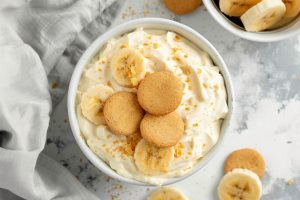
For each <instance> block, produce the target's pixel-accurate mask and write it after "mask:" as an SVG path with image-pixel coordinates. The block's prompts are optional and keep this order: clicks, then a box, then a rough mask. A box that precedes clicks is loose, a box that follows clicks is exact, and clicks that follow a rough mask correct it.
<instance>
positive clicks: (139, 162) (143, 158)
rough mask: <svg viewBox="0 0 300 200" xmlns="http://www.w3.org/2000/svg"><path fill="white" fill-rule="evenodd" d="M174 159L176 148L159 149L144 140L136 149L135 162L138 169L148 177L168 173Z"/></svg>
mask: <svg viewBox="0 0 300 200" xmlns="http://www.w3.org/2000/svg"><path fill="white" fill-rule="evenodd" d="M173 159H174V148H173V147H170V148H158V147H155V146H152V145H149V144H147V143H146V142H145V140H144V139H142V140H141V141H140V142H139V143H138V144H137V146H136V147H135V152H134V160H135V164H136V166H137V168H138V169H139V170H140V171H141V172H142V173H143V174H146V175H159V174H164V173H166V172H168V170H169V166H170V164H171V163H172V161H173Z"/></svg>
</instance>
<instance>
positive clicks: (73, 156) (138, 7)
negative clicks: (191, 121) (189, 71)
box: [45, 0, 300, 200]
mask: <svg viewBox="0 0 300 200" xmlns="http://www.w3.org/2000/svg"><path fill="white" fill-rule="evenodd" d="M147 2H149V1H147V0H139V1H127V3H126V5H125V7H124V8H123V10H122V12H120V14H119V16H118V18H117V20H116V21H115V22H114V25H116V24H119V23H121V22H123V21H127V20H130V19H133V18H140V17H163V18H169V19H173V20H176V21H179V22H181V23H183V24H186V25H188V26H190V27H192V28H193V29H195V30H197V31H198V32H199V33H200V34H202V35H203V36H204V37H206V38H207V39H208V40H209V41H210V42H211V43H212V44H213V45H214V46H215V47H216V49H217V50H218V51H219V52H220V54H221V55H222V56H223V58H224V60H225V62H226V63H227V65H228V68H229V71H230V74H231V76H232V80H233V84H234V90H235V96H236V110H235V116H234V120H233V123H232V125H231V129H230V131H229V132H228V135H227V136H226V137H225V138H226V139H225V141H224V143H223V145H222V147H221V149H220V150H219V151H218V152H217V153H216V155H215V156H214V157H213V159H212V160H211V161H210V162H209V163H208V164H207V165H206V166H205V167H204V168H203V169H202V170H200V171H199V172H197V173H196V174H194V175H192V176H191V177H189V178H187V179H185V180H183V181H181V182H179V183H176V184H174V185H172V186H174V187H177V188H178V189H180V190H182V191H183V192H184V193H186V194H187V196H188V197H189V198H190V199H191V200H192V199H197V198H200V197H201V199H205V200H214V199H217V196H216V188H217V184H218V182H219V180H220V178H221V176H222V173H223V172H222V167H223V162H224V160H225V158H226V156H227V155H228V154H229V153H230V152H231V151H233V150H236V149H239V148H244V147H251V148H255V149H258V150H259V151H260V152H261V153H262V154H263V156H264V158H265V160H266V174H265V177H264V179H263V196H262V198H261V199H262V200H295V199H300V156H299V152H300V95H299V94H300V93H299V92H300V35H299V36H297V37H294V38H290V39H288V40H285V41H281V42H274V43H256V42H250V41H246V40H243V39H240V38H238V37H236V36H234V35H232V34H231V33H229V32H227V31H226V30H224V29H223V28H222V27H220V26H219V25H218V24H217V23H216V22H215V21H214V20H213V18H212V17H211V16H210V15H209V13H208V12H207V11H206V9H205V8H204V6H202V7H201V8H200V9H198V10H197V11H196V12H194V13H193V14H190V15H186V16H180V17H179V16H176V15H173V14H171V13H170V12H168V11H167V10H166V9H165V7H164V6H163V5H162V3H161V1H159V0H153V1H151V3H147ZM66 99H67V98H66V97H64V99H63V101H62V102H61V103H60V104H59V105H58V106H57V107H56V109H55V110H54V112H53V114H52V118H51V123H50V128H49V131H48V138H47V144H46V147H45V152H46V154H48V155H49V156H51V157H53V158H54V159H55V160H57V161H58V162H60V163H61V164H62V165H63V166H65V167H66V168H67V169H69V170H70V171H71V173H73V174H74V176H76V177H77V178H78V180H79V181H80V182H81V183H82V184H84V185H85V186H86V187H87V188H89V189H90V190H92V191H94V192H95V193H96V194H97V195H98V196H99V197H100V198H101V199H102V200H109V199H114V200H117V199H120V200H127V199H128V200H129V199H130V200H135V199H136V200H140V199H145V197H146V195H148V194H149V192H150V191H151V190H153V189H154V188H152V187H142V186H135V185H130V184H125V183H121V182H119V181H117V180H114V179H112V178H110V177H108V176H106V175H105V174H103V173H102V172H100V171H99V170H97V169H96V168H95V167H94V166H93V165H92V164H91V163H90V162H89V161H88V160H87V159H86V158H85V157H84V155H83V154H82V153H81V151H80V149H79V147H78V146H77V144H76V142H75V140H74V138H73V135H72V132H71V129H70V127H69V124H68V116H67V106H66Z"/></svg>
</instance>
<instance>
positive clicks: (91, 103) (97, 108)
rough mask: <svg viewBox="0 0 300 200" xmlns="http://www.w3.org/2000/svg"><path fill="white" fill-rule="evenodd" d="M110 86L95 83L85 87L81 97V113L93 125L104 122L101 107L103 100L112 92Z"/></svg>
mask: <svg viewBox="0 0 300 200" xmlns="http://www.w3.org/2000/svg"><path fill="white" fill-rule="evenodd" d="M113 92H114V91H113V89H112V88H111V87H108V86H105V85H96V86H93V87H90V88H89V89H87V90H86V91H85V92H84V93H83V94H82V97H81V102H80V107H81V111H82V115H83V116H84V117H85V118H87V119H88V120H89V121H90V122H92V123H93V124H95V125H99V124H103V123H105V120H104V116H103V107H104V102H105V100H106V99H107V98H108V97H109V96H110V95H111V94H112V93H113Z"/></svg>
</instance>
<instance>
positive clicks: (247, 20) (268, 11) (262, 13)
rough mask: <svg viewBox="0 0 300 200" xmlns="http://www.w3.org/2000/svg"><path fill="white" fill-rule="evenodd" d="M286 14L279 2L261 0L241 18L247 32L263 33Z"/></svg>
mask: <svg viewBox="0 0 300 200" xmlns="http://www.w3.org/2000/svg"><path fill="white" fill-rule="evenodd" d="M285 12H286V7H285V5H284V3H283V2H282V1H281V0H263V1H262V2H260V3H258V4H257V5H255V6H253V7H252V8H250V9H249V10H248V11H247V12H245V13H244V14H243V15H242V16H241V20H242V22H243V24H244V26H245V29H246V30H247V31H253V32H257V31H263V30H266V29H268V28H270V27H272V26H273V25H274V24H276V23H277V22H279V21H280V20H281V19H282V18H283V16H284V14H285Z"/></svg>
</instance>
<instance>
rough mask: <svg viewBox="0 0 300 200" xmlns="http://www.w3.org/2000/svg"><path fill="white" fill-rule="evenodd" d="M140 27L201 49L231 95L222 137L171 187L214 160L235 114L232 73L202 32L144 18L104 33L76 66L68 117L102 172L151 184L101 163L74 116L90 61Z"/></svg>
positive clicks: (167, 21)
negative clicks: (175, 36)
mask: <svg viewBox="0 0 300 200" xmlns="http://www.w3.org/2000/svg"><path fill="white" fill-rule="evenodd" d="M138 27H144V28H147V29H162V30H168V31H174V32H176V33H178V34H180V35H182V36H183V37H185V38H186V39H188V40H190V41H191V42H193V43H194V44H195V45H196V46H198V47H200V48H201V49H202V50H204V51H206V52H207V53H209V55H210V56H211V58H212V60H213V61H214V63H215V64H216V65H217V66H219V68H220V71H221V73H222V75H223V77H224V80H225V86H226V89H227V95H228V107H229V113H228V115H227V117H226V119H225V120H224V122H223V124H222V129H221V133H220V138H219V140H218V142H217V144H216V145H214V147H212V149H211V150H210V151H209V152H208V153H207V155H206V156H204V158H203V159H202V160H201V161H200V162H198V163H197V164H196V165H195V166H194V168H193V170H192V171H190V172H189V173H187V174H185V175H183V176H180V177H175V178H171V179H169V180H168V181H167V182H165V183H164V185H167V184H171V183H174V182H177V181H179V180H182V179H184V178H186V177H188V176H190V175H191V174H193V173H195V172H196V171H198V170H199V169H200V168H202V167H203V166H204V165H205V164H206V163H207V162H208V161H209V159H210V158H211V157H212V155H213V153H214V152H215V150H216V149H217V147H218V146H220V143H221V142H222V140H223V137H224V135H225V132H226V131H227V129H228V126H229V123H230V121H231V118H232V111H233V102H234V101H233V96H234V95H233V89H232V83H231V79H230V76H229V73H228V71H227V67H226V64H225V63H224V61H223V59H222V58H221V56H220V55H219V53H218V52H217V51H216V49H215V48H214V47H213V46H212V45H211V44H210V43H209V42H208V41H207V40H206V39H205V38H204V37H202V36H201V35H200V34H199V33H197V32H196V31H194V30H192V29H191V28H189V27H187V26H185V25H183V24H180V23H177V22H174V21H171V20H166V19H160V18H144V19H138V20H132V21H130V22H127V23H124V24H122V25H119V26H117V27H114V28H112V29H111V30H109V31H108V32H106V33H104V34H103V35H101V36H99V38H98V39H96V40H95V41H94V42H93V44H92V45H91V46H90V47H89V48H88V49H87V50H86V52H85V53H84V54H83V55H82V57H81V58H80V60H79V62H78V63H77V65H76V68H75V70H74V72H73V75H72V78H71V81H70V86H69V92H68V114H69V119H70V125H71V129H72V132H73V135H74V137H75V139H76V141H77V143H78V145H79V147H80V149H81V150H82V152H83V153H84V155H85V156H86V157H87V158H88V159H89V160H90V161H91V162H92V163H93V164H94V165H95V166H96V167H97V168H98V169H100V170H101V171H103V172H104V173H105V174H107V175H109V176H111V177H113V178H116V179H118V180H120V181H124V182H127V183H132V184H138V185H149V184H147V183H143V182H139V181H136V180H133V179H130V178H126V177H123V176H121V175H119V174H117V173H116V172H115V171H114V170H112V169H111V168H110V166H109V165H108V164H106V163H105V162H104V161H103V160H101V159H100V158H99V157H97V156H96V155H95V154H94V153H93V152H92V151H91V150H90V149H89V147H88V146H87V144H86V142H85V140H84V139H83V138H82V136H81V133H80V129H79V125H78V122H77V117H76V113H75V98H76V90H77V87H78V83H79V80H80V77H81V74H82V71H83V69H84V68H85V66H86V64H87V63H89V61H90V60H91V59H92V58H93V57H94V56H95V55H96V53H97V52H98V51H99V50H100V49H101V48H102V47H103V45H105V44H106V42H107V41H108V40H109V39H111V38H114V37H118V36H120V35H122V34H125V33H128V32H131V31H133V30H134V29H136V28H138Z"/></svg>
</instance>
